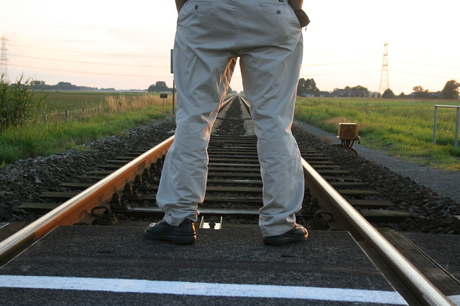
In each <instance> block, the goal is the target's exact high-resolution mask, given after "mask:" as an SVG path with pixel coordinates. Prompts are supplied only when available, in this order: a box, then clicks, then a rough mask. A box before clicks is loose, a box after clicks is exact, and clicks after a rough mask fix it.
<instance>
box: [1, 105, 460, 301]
mask: <svg viewBox="0 0 460 306" xmlns="http://www.w3.org/2000/svg"><path fill="white" fill-rule="evenodd" d="M236 99H237V100H235V103H231V102H233V101H234V99H233V98H232V99H229V100H227V101H226V103H225V105H228V107H239V106H238V103H237V102H238V99H239V98H236ZM241 100H242V101H243V99H241ZM225 105H224V106H225ZM235 105H236V106H235ZM223 109H224V110H225V109H226V108H223ZM241 109H242V112H243V113H244V112H245V111H244V110H245V108H241ZM246 116H247V115H246ZM246 123H248V122H246ZM173 141H174V136H173V137H171V138H169V139H167V140H165V141H164V142H162V143H161V144H159V145H157V146H155V147H154V148H151V149H149V150H147V151H146V152H144V153H142V154H140V155H139V156H135V154H134V155H130V156H120V157H118V158H115V159H113V160H109V161H107V163H106V164H104V165H100V167H99V168H100V169H97V170H94V171H91V172H89V173H87V174H86V175H85V176H83V177H81V179H87V180H88V182H87V183H86V182H85V183H64V184H63V186H64V187H66V188H69V192H59V193H44V194H43V195H42V198H43V199H44V201H45V203H25V204H24V205H23V206H22V208H24V209H32V210H41V211H44V210H49V212H48V213H46V214H45V215H44V216H42V217H41V218H39V219H38V220H36V221H35V222H33V223H31V224H29V225H28V226H26V227H25V228H23V229H22V230H20V231H18V232H17V233H15V234H13V235H12V236H10V237H8V238H7V239H5V240H3V241H2V242H0V262H1V261H5V260H7V259H8V258H10V257H11V256H12V255H13V254H15V253H17V252H18V251H19V250H21V249H22V248H24V247H25V246H27V245H29V244H30V243H32V242H33V241H35V240H36V239H38V238H40V237H41V236H43V235H44V234H46V233H47V232H49V231H51V230H52V229H54V228H55V227H57V226H59V225H74V224H80V225H81V224H100V225H115V224H116V223H117V216H118V215H124V216H128V217H130V218H133V217H137V218H143V219H150V218H161V216H162V212H161V210H160V209H159V208H158V207H156V206H155V192H156V188H157V186H158V181H159V176H160V174H161V165H162V161H163V158H164V155H165V154H166V152H167V150H168V148H169V147H170V146H171V144H172V143H173ZM256 142H257V140H256V138H255V136H254V135H251V134H249V135H241V136H226V135H214V136H213V137H212V138H211V142H210V145H209V151H208V153H209V157H210V162H209V177H208V187H207V193H206V196H205V200H204V203H203V204H201V205H200V213H201V214H200V216H201V219H200V224H199V226H200V227H203V228H214V229H220V228H224V227H235V226H238V227H239V226H257V218H258V209H259V208H260V207H261V205H262V196H261V194H262V181H261V178H260V167H259V163H258V158H257V149H256ZM300 151H301V154H302V157H303V167H304V173H305V178H306V191H307V192H306V194H307V196H306V197H305V203H304V208H303V209H302V211H300V212H299V214H298V216H299V220H300V222H301V223H302V222H303V223H305V225H306V226H307V227H311V226H316V229H318V228H321V227H323V228H324V229H326V228H328V229H345V230H347V231H349V232H350V233H351V234H352V235H353V237H354V238H355V240H357V241H358V242H360V243H361V244H362V245H363V249H366V248H369V251H368V254H369V256H372V254H373V253H376V254H377V255H378V257H379V259H375V260H376V261H379V260H380V261H382V262H383V264H384V265H386V266H389V267H390V268H391V270H392V272H391V273H395V274H396V275H397V278H398V280H400V281H401V282H402V283H403V285H404V286H405V287H408V288H409V289H410V290H411V292H412V294H413V295H414V296H416V297H417V298H418V299H419V300H420V302H422V303H427V304H430V305H443V304H445V305H449V303H450V302H449V299H448V298H447V297H446V292H447V295H453V294H459V293H460V290H459V289H458V288H460V286H459V284H458V281H457V280H456V279H455V278H453V277H452V276H451V275H449V274H448V273H446V272H445V271H443V274H442V275H441V273H439V271H438V270H437V271H438V272H436V273H435V274H436V277H432V276H430V275H428V276H427V275H424V274H422V273H421V272H420V271H419V270H418V269H417V268H416V267H415V266H414V265H413V264H411V263H410V262H409V260H407V259H406V258H405V257H404V256H403V254H402V253H401V252H400V251H398V250H397V249H396V248H395V247H394V246H393V245H392V244H390V242H389V240H391V241H392V242H393V243H395V244H399V247H398V249H405V248H407V243H404V241H403V240H402V239H401V238H400V237H398V235H396V234H395V233H394V232H385V233H384V234H382V233H380V232H379V231H378V230H377V229H375V228H374V227H373V226H372V225H371V224H370V222H372V221H376V220H381V219H388V218H407V217H410V214H408V213H407V212H404V211H393V210H391V209H382V208H388V207H391V206H392V203H391V202H388V201H387V200H382V199H379V196H380V195H379V193H378V192H376V191H373V190H367V189H366V187H367V185H366V183H365V182H361V181H359V180H357V179H356V178H353V177H352V176H351V175H350V173H349V172H347V171H344V170H342V169H340V167H339V166H337V165H335V164H334V163H333V162H331V161H330V160H329V158H328V157H327V156H324V155H323V154H321V153H319V152H317V151H315V150H312V149H310V148H308V147H304V146H300ZM92 180H96V181H97V182H96V183H95V184H94V183H92V182H91V181H92ZM45 199H46V200H45ZM46 201H47V202H46ZM60 202H62V203H60ZM358 210H359V212H358ZM235 220H236V221H235ZM320 221H322V222H320ZM318 224H319V225H318ZM412 250H413V249H412ZM418 258H420V260H423V254H421V255H420V256H419V257H418ZM434 266H436V264H434ZM440 288H441V289H440Z"/></svg>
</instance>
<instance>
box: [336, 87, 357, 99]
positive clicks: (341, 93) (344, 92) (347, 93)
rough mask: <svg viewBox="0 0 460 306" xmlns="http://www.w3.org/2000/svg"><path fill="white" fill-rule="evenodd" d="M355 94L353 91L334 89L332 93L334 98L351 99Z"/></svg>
mask: <svg viewBox="0 0 460 306" xmlns="http://www.w3.org/2000/svg"><path fill="white" fill-rule="evenodd" d="M352 94H353V92H352V91H351V89H338V88H336V89H334V91H333V92H332V96H333V97H351V96H352Z"/></svg>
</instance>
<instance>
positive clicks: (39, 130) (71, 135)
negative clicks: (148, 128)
mask: <svg viewBox="0 0 460 306" xmlns="http://www.w3.org/2000/svg"><path fill="white" fill-rule="evenodd" d="M112 95H113V94H112ZM129 96H132V95H128V97H129ZM135 96H138V97H141V98H139V99H133V102H134V103H127V102H126V101H128V100H129V101H131V99H128V100H126V99H125V98H123V99H115V100H112V101H109V102H110V103H109V104H113V105H112V108H110V109H107V108H105V109H104V111H100V112H97V113H95V114H92V115H91V116H86V117H84V116H78V117H77V116H74V117H75V118H73V119H72V120H68V121H65V120H63V119H62V118H59V119H58V120H48V121H46V122H45V121H44V120H41V118H37V120H33V121H31V122H29V123H27V124H24V125H22V126H19V127H12V128H9V129H7V130H5V131H3V132H2V133H1V134H0V165H2V166H5V165H7V164H9V163H12V162H14V161H16V160H18V159H26V158H29V157H37V156H48V155H51V154H55V153H58V152H62V151H65V150H68V149H78V148H79V146H80V145H82V144H85V143H88V142H91V141H94V140H97V139H101V138H105V137H108V136H111V135H121V132H122V131H123V130H124V129H130V128H134V127H136V126H140V125H144V124H150V123H153V122H155V121H156V120H161V119H164V118H166V117H168V116H170V114H169V112H170V103H171V99H169V101H168V99H166V102H165V103H166V104H167V105H169V106H168V108H167V109H165V105H163V101H162V100H160V99H159V98H158V97H155V95H145V94H144V95H135ZM50 97H51V98H50ZM105 97H106V95H100V94H89V95H84V94H74V93H71V94H68V95H66V94H62V93H59V94H54V93H53V94H52V95H49V96H47V98H46V99H47V100H48V103H50V101H52V102H53V103H56V104H57V105H59V107H62V108H61V109H70V108H71V107H72V106H77V107H78V105H81V104H83V103H85V105H90V104H91V103H94V104H92V106H94V105H98V104H97V103H100V101H101V99H106V98H105ZM152 98H153V99H154V100H152ZM120 101H121V102H120ZM141 102H142V103H141ZM144 102H145V103H144ZM168 102H169V103H168ZM79 103H80V104H79ZM121 104H124V105H123V108H122V107H120V105H121ZM114 105H115V106H114ZM59 107H56V108H53V110H56V109H58V108H59ZM114 107H115V108H120V109H113V108H114ZM124 108H126V109H124ZM128 109H129V110H128ZM40 117H41V116H40Z"/></svg>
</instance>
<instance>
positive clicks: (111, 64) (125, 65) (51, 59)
mask: <svg viewBox="0 0 460 306" xmlns="http://www.w3.org/2000/svg"><path fill="white" fill-rule="evenodd" d="M10 55H12V56H17V57H24V58H33V59H40V60H47V61H56V62H68V63H80V64H93V65H107V66H124V67H142V68H169V66H153V65H128V64H115V63H98V62H85V61H73V60H63V59H54V58H46V57H35V56H27V55H17V54H10Z"/></svg>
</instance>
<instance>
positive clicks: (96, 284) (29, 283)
mask: <svg viewBox="0 0 460 306" xmlns="http://www.w3.org/2000/svg"><path fill="white" fill-rule="evenodd" d="M0 288H29V289H51V290H89V291H109V292H126V293H128V292H129V293H151V294H175V295H199V296H228V297H258V298H280V299H306V300H322V301H341V302H361V303H376V304H393V305H407V303H406V302H405V300H404V299H403V298H402V297H401V295H400V294H399V293H398V292H395V291H379V290H361V289H340V288H320V287H300V286H274V285H246V284H221V283H193V282H170V281H151V280H140V279H109V278H85V277H54V276H20V275H0Z"/></svg>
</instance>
